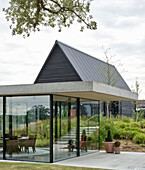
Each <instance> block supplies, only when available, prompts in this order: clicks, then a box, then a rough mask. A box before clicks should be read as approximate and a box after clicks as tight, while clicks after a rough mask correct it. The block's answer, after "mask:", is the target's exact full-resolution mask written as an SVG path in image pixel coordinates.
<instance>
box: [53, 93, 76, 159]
mask: <svg viewBox="0 0 145 170" xmlns="http://www.w3.org/2000/svg"><path fill="white" fill-rule="evenodd" d="M76 130H77V116H76V99H75V98H70V97H62V96H54V104H53V133H54V134H53V136H54V139H53V146H54V147H53V149H54V150H53V153H54V154H53V155H54V161H56V160H62V159H67V158H70V157H74V156H77V147H76V144H77V141H76V138H77V131H76Z"/></svg>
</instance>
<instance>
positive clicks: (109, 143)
mask: <svg viewBox="0 0 145 170" xmlns="http://www.w3.org/2000/svg"><path fill="white" fill-rule="evenodd" d="M102 143H103V145H104V149H105V151H106V152H107V153H114V144H115V142H113V138H112V134H111V131H110V129H109V130H108V134H107V138H106V139H105V142H102Z"/></svg>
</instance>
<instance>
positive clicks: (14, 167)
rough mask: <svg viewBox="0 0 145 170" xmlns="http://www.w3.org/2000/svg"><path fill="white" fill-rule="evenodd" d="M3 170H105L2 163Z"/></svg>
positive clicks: (0, 163) (45, 164) (44, 164)
mask: <svg viewBox="0 0 145 170" xmlns="http://www.w3.org/2000/svg"><path fill="white" fill-rule="evenodd" d="M0 169H1V170H8V169H10V170H33V169H35V170H36V169H43V170H45V169H47V170H92V169H94V170H104V169H99V168H83V167H82V168H81V167H72V166H62V165H54V164H47V163H16V162H0Z"/></svg>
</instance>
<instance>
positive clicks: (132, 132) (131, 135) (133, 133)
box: [130, 131, 139, 140]
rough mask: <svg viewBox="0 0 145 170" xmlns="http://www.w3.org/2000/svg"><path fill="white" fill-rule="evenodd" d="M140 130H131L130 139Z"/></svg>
mask: <svg viewBox="0 0 145 170" xmlns="http://www.w3.org/2000/svg"><path fill="white" fill-rule="evenodd" d="M138 133H139V132H137V131H130V139H131V140H132V139H133V137H134V136H135V135H137V134H138Z"/></svg>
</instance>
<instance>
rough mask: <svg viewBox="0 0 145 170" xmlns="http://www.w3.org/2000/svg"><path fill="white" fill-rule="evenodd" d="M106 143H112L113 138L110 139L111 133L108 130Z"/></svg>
mask: <svg viewBox="0 0 145 170" xmlns="http://www.w3.org/2000/svg"><path fill="white" fill-rule="evenodd" d="M105 141H106V142H112V141H113V138H112V134H111V131H110V130H108V135H107V138H106V139H105Z"/></svg>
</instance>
